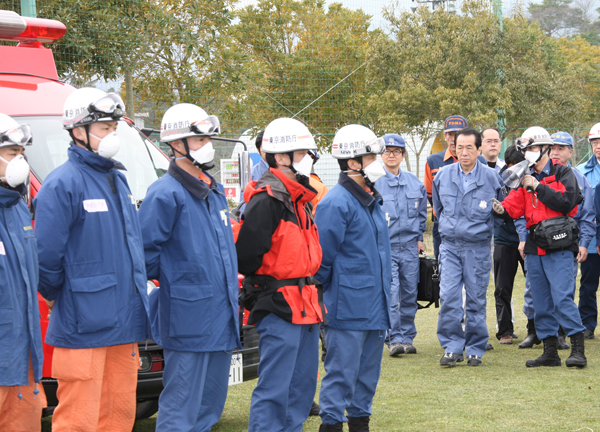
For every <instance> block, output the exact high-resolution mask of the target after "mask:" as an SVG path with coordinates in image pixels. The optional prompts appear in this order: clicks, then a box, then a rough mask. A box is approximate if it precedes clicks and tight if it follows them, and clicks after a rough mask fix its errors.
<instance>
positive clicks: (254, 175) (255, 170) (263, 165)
mask: <svg viewBox="0 0 600 432" xmlns="http://www.w3.org/2000/svg"><path fill="white" fill-rule="evenodd" d="M264 134H265V131H264V130H263V131H260V132H259V133H258V135H256V139H255V140H254V142H255V143H256V150H258V154H259V155H260V162H259V163H257V164H256V165H254V166H253V167H252V170H251V171H250V179H251V180H253V181H254V180H258V179H260V178H261V177H262V176H263V174H264V173H265V171H267V170H268V169H269V164H268V163H267V161H266V160H265V158H266V153H265V152H263V151H261V150H260V148H261V147H262V140H263V136H264ZM243 192H244V191H242V193H243Z"/></svg>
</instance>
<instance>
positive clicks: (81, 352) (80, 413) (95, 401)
mask: <svg viewBox="0 0 600 432" xmlns="http://www.w3.org/2000/svg"><path fill="white" fill-rule="evenodd" d="M134 352H135V356H134V355H132V353H134ZM139 368H140V356H139V352H138V345H137V343H136V344H125V345H115V346H110V347H100V348H85V349H70V348H55V349H54V357H53V359H52V376H53V377H54V378H56V379H57V381H58V390H57V392H56V395H57V397H58V406H57V407H56V410H55V411H54V416H53V417H52V432H63V431H81V432H94V431H97V432H131V429H133V423H134V421H135V409H136V387H137V371H138V369H139Z"/></svg>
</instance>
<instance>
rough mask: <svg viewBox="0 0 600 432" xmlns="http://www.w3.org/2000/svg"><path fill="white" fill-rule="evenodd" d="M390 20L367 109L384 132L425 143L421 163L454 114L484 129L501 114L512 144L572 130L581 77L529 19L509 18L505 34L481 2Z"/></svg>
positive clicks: (389, 15) (372, 72)
mask: <svg viewBox="0 0 600 432" xmlns="http://www.w3.org/2000/svg"><path fill="white" fill-rule="evenodd" d="M385 17H386V19H387V20H388V21H389V23H390V29H391V34H390V36H389V37H387V36H381V37H380V38H379V40H378V41H377V43H376V44H374V46H373V48H372V50H371V52H370V54H369V58H370V61H369V67H368V86H369V87H370V88H371V89H372V90H373V94H372V95H371V96H370V98H369V106H370V107H371V109H373V111H374V112H375V113H376V115H377V122H378V127H379V129H380V130H383V131H390V132H398V131H405V132H411V133H413V134H415V135H416V136H418V137H419V139H418V140H416V141H415V143H414V145H413V147H414V148H412V149H411V150H412V151H413V152H414V153H415V154H416V156H417V161H419V160H420V157H421V153H422V152H423V150H424V148H425V146H426V143H427V142H428V140H429V139H431V137H433V136H434V135H436V134H437V133H439V131H440V130H441V126H442V122H443V120H444V118H445V117H447V116H449V115H452V114H461V115H463V116H465V117H466V118H467V120H468V121H469V124H470V125H472V126H474V127H478V128H481V127H486V126H490V125H495V124H496V122H497V119H498V113H500V112H501V113H502V114H503V118H504V121H505V124H506V132H505V136H511V135H513V134H514V133H515V132H516V131H517V130H518V129H520V128H523V127H528V126H533V125H536V124H539V125H549V124H552V125H554V126H556V127H568V126H572V124H573V121H574V120H573V119H575V118H577V114H576V113H577V110H579V109H581V108H582V106H583V103H584V98H583V97H582V88H581V84H582V77H581V75H580V74H578V73H577V71H576V70H574V69H573V68H570V67H569V65H568V63H567V61H566V60H565V59H564V58H563V57H562V55H561V52H560V50H559V48H558V44H557V43H556V41H555V40H554V39H552V38H548V37H547V36H546V35H545V34H544V32H543V31H542V30H541V29H540V27H539V26H538V25H537V24H530V23H528V22H527V20H526V19H525V18H523V17H520V16H516V17H513V18H505V19H504V21H503V29H501V27H500V23H499V21H498V20H497V18H496V17H495V15H494V14H493V13H492V12H491V7H490V4H489V3H487V2H480V1H466V2H465V3H463V6H462V14H461V15H454V14H450V13H447V12H445V11H443V10H440V9H438V10H436V11H435V12H431V11H430V10H428V9H426V8H420V9H418V10H417V12H416V13H414V14H410V13H403V14H400V15H398V16H397V15H395V14H394V11H393V10H391V9H388V10H387V11H386V14H385ZM416 174H417V175H418V174H419V171H418V166H417V170H416Z"/></svg>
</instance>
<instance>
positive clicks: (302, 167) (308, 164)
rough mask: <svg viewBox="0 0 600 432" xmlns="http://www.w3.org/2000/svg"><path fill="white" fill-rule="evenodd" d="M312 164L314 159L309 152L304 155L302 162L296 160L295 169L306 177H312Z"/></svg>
mask: <svg viewBox="0 0 600 432" xmlns="http://www.w3.org/2000/svg"><path fill="white" fill-rule="evenodd" d="M312 166H313V159H312V158H311V157H310V155H308V153H307V154H306V155H304V157H303V158H302V160H301V161H300V162H294V169H295V170H296V171H297V172H298V173H300V174H302V175H304V176H306V177H310V173H311V171H312Z"/></svg>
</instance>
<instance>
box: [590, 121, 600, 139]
mask: <svg viewBox="0 0 600 432" xmlns="http://www.w3.org/2000/svg"><path fill="white" fill-rule="evenodd" d="M596 138H600V123H596V124H595V125H594V126H592V128H591V129H590V136H589V137H588V141H589V142H592V140H593V139H596Z"/></svg>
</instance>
